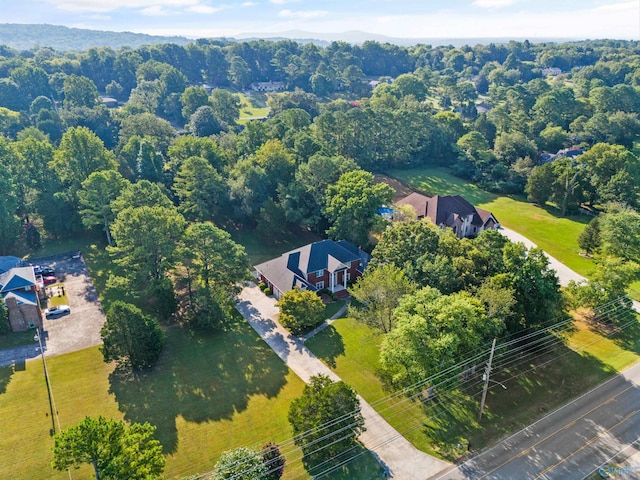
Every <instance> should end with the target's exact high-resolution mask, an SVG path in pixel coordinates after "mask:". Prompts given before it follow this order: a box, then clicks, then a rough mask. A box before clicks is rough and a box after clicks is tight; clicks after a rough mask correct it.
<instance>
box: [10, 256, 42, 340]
mask: <svg viewBox="0 0 640 480" xmlns="http://www.w3.org/2000/svg"><path fill="white" fill-rule="evenodd" d="M19 262H20V259H19V258H17V257H0V296H2V300H3V301H4V303H5V304H6V306H7V310H8V311H9V326H10V327H11V331H13V332H21V331H24V330H27V329H29V328H36V327H37V328H42V311H41V310H40V302H39V299H38V292H39V291H40V289H41V288H40V286H39V285H38V283H37V281H36V274H35V271H34V269H33V267H21V266H19V265H20V263H19ZM11 265H13V266H11Z"/></svg>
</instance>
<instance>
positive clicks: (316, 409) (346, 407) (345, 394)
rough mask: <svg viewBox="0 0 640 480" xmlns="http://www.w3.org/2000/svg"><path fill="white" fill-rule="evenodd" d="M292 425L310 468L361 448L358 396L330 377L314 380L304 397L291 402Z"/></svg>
mask: <svg viewBox="0 0 640 480" xmlns="http://www.w3.org/2000/svg"><path fill="white" fill-rule="evenodd" d="M289 423H291V426H292V427H293V434H294V441H295V443H296V445H298V446H300V447H301V448H302V452H303V453H304V460H305V463H307V464H313V463H317V462H321V461H324V460H330V459H331V458H333V457H335V456H336V455H339V454H340V453H342V452H344V451H345V450H347V449H349V448H351V447H353V446H355V445H357V443H358V435H359V434H360V432H362V431H363V430H364V419H363V417H362V414H361V413H360V401H359V400H358V397H357V396H356V392H355V391H354V390H353V389H352V388H351V387H350V386H349V385H347V384H346V383H344V382H342V381H339V382H333V381H331V379H330V378H329V377H327V376H326V375H315V376H313V377H311V379H310V381H309V384H307V385H305V387H304V390H303V392H302V396H301V397H299V398H296V399H295V400H294V401H293V402H291V406H290V407H289Z"/></svg>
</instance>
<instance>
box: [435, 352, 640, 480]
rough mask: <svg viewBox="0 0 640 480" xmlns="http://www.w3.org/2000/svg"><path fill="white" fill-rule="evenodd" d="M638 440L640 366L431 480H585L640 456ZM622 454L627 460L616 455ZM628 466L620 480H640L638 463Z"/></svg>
mask: <svg viewBox="0 0 640 480" xmlns="http://www.w3.org/2000/svg"><path fill="white" fill-rule="evenodd" d="M639 438H640V364H637V365H635V366H633V367H631V368H630V369H628V370H627V371H626V372H624V373H622V374H620V375H617V376H615V377H614V378H612V379H610V380H608V381H607V382H605V383H603V384H601V385H600V386H599V387H597V388H595V389H593V390H591V391H589V392H587V393H586V394H584V395H582V396H581V397H579V398H577V399H576V400H574V401H572V402H570V403H568V404H566V405H564V406H563V407H561V408H559V409H558V410H556V411H554V412H552V413H550V414H549V415H547V416H545V417H544V418H542V419H540V420H538V421H537V422H536V423H534V424H532V425H530V426H528V427H527V428H525V429H523V430H521V431H519V432H518V433H516V434H514V435H512V436H511V437H508V438H507V439H505V440H503V441H502V442H500V443H498V444H497V445H495V446H493V447H492V448H490V449H487V450H485V451H483V452H482V453H480V454H478V455H477V456H475V457H473V458H471V459H469V460H467V461H466V462H464V463H463V464H461V465H459V466H457V467H454V468H453V469H450V470H448V471H446V473H443V472H441V473H439V474H438V475H436V476H434V477H432V479H442V480H445V479H446V480H459V479H474V480H479V479H505V480H507V479H509V480H511V479H547V480H555V479H563V480H572V479H576V480H582V479H583V478H585V477H588V476H590V475H591V474H593V473H594V472H598V469H599V468H600V467H602V466H605V468H608V467H609V466H613V465H614V464H619V463H620V462H622V461H624V459H625V458H626V457H632V458H640V455H638V454H639V453H640V442H638V439H639ZM622 450H624V456H623V457H624V458H620V456H617V457H616V455H617V454H618V453H620V452H621V451H622ZM634 454H635V457H633V455H634ZM612 459H615V461H612ZM626 465H627V467H626V470H625V471H624V472H623V474H622V475H619V476H616V478H625V479H626V478H628V479H640V464H637V465H630V464H629V463H628V462H627V464H626ZM635 467H637V468H635Z"/></svg>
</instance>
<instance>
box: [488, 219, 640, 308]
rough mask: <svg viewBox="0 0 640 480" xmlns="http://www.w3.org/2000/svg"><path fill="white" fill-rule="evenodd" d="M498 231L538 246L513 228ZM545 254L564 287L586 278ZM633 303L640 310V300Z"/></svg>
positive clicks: (518, 240)
mask: <svg viewBox="0 0 640 480" xmlns="http://www.w3.org/2000/svg"><path fill="white" fill-rule="evenodd" d="M498 231H499V232H500V233H502V235H504V236H505V237H507V238H508V239H509V240H511V241H512V242H519V243H524V245H525V247H527V248H532V247H537V245H536V244H535V243H533V242H532V241H531V240H529V239H528V238H527V237H523V236H522V235H520V234H519V233H517V232H514V231H513V230H509V229H508V228H504V227H500V230H498ZM544 254H545V255H546V256H547V258H548V259H549V266H550V267H551V268H552V269H554V270H555V271H556V273H557V274H558V279H559V280H560V285H562V286H563V287H566V286H567V285H569V282H570V281H572V280H574V281H576V282H581V281H583V280H586V278H585V277H583V276H582V275H580V274H579V273H576V272H574V271H573V270H571V269H570V268H569V267H567V266H566V265H565V264H564V263H560V261H559V260H557V259H555V258H553V257H552V256H551V255H549V254H548V253H547V252H544ZM632 303H633V309H634V310H635V311H636V312H640V302H637V301H636V300H632Z"/></svg>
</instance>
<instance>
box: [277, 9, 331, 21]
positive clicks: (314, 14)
mask: <svg viewBox="0 0 640 480" xmlns="http://www.w3.org/2000/svg"><path fill="white" fill-rule="evenodd" d="M328 13H329V12H327V11H325V10H306V11H293V10H281V11H280V13H278V16H279V17H282V18H297V19H300V20H309V19H311V18H318V17H324V16H325V15H327V14H328Z"/></svg>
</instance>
